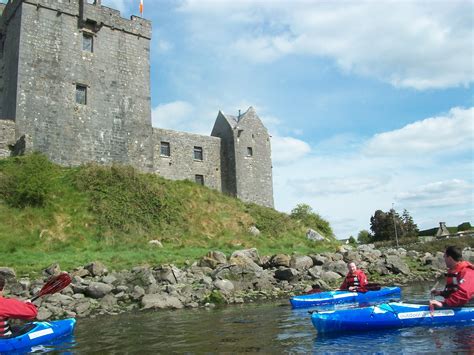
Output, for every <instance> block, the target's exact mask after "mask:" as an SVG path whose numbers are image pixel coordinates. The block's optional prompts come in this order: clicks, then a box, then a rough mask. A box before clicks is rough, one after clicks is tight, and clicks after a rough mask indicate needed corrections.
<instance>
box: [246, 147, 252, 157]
mask: <svg viewBox="0 0 474 355" xmlns="http://www.w3.org/2000/svg"><path fill="white" fill-rule="evenodd" d="M247 156H248V157H251V156H253V149H252V147H247Z"/></svg>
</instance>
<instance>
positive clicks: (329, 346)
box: [43, 283, 474, 354]
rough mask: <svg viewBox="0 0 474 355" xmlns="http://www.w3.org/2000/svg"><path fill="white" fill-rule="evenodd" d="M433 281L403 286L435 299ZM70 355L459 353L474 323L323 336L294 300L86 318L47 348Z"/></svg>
mask: <svg viewBox="0 0 474 355" xmlns="http://www.w3.org/2000/svg"><path fill="white" fill-rule="evenodd" d="M432 286H433V285H432V284H427V283H419V284H416V285H412V286H409V287H404V288H403V290H402V293H403V300H404V301H406V302H414V303H427V299H429V290H430V288H431V287H432ZM47 350H49V351H51V350H52V351H54V352H57V353H62V352H65V351H69V352H70V353H83V354H86V353H91V352H96V353H121V354H123V353H170V352H175V353H216V352H229V353H231V352H232V353H235V352H265V353H334V352H338V353H339V352H357V353H362V352H369V353H374V352H375V353H435V352H436V353H439V352H445V353H452V352H471V353H473V352H474V326H464V327H453V326H442V327H433V328H427V327H419V328H405V329H397V330H382V331H373V332H370V333H368V332H362V333H353V334H344V335H337V336H330V337H328V336H324V337H323V336H318V335H317V333H316V331H315V329H314V327H313V326H312V324H311V320H310V315H309V314H308V311H307V310H306V309H298V310H292V309H291V307H290V306H289V303H288V302H287V301H286V300H282V301H279V302H271V303H258V304H250V305H239V306H226V307H223V308H215V309H208V310H206V309H196V310H179V311H147V312H136V313H130V314H122V315H119V316H104V317H98V318H93V319H79V320H78V322H77V328H76V332H75V336H74V338H73V339H72V340H71V341H67V342H64V343H62V344H61V345H57V346H53V347H49V348H44V349H43V351H47Z"/></svg>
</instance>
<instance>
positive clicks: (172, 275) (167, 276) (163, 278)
mask: <svg viewBox="0 0 474 355" xmlns="http://www.w3.org/2000/svg"><path fill="white" fill-rule="evenodd" d="M153 274H154V275H155V278H156V280H157V281H159V282H167V283H169V284H176V283H178V282H179V280H180V279H181V277H182V271H181V270H180V269H178V268H177V267H176V266H174V265H162V266H160V267H157V268H155V269H154V273H153Z"/></svg>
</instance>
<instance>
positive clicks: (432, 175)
mask: <svg viewBox="0 0 474 355" xmlns="http://www.w3.org/2000/svg"><path fill="white" fill-rule="evenodd" d="M473 122H474V121H473V120H472V108H471V109H459V108H454V109H452V110H450V112H449V114H448V115H446V116H438V117H436V118H428V119H422V120H420V121H417V122H414V123H412V124H411V125H408V126H406V127H403V128H401V129H398V130H394V131H390V132H384V133H382V134H379V135H376V136H374V137H371V138H368V139H363V138H361V137H356V136H352V135H350V134H349V135H347V136H344V135H342V136H335V137H329V138H328V139H327V140H326V141H325V142H323V143H321V144H319V145H318V146H317V147H315V148H313V149H312V151H311V154H306V155H303V156H301V157H300V158H299V159H291V160H289V161H288V162H287V164H286V165H282V164H275V168H274V190H275V204H276V207H277V209H279V210H282V211H286V212H289V211H290V210H291V209H292V208H294V206H296V205H297V204H298V203H307V204H309V205H310V206H312V207H313V209H314V210H315V211H317V212H318V213H320V214H322V215H323V217H324V218H327V219H328V220H329V221H330V223H331V226H332V227H333V229H334V231H335V232H336V235H337V236H338V237H340V238H345V237H348V236H349V235H357V233H358V231H360V230H362V229H369V227H370V217H371V216H372V215H373V213H374V212H375V210H377V209H381V210H384V211H387V210H389V209H390V208H391V204H392V203H395V208H396V209H397V211H402V210H403V209H407V210H408V211H409V212H410V214H411V215H412V216H413V218H414V220H415V223H418V225H419V227H420V228H422V229H424V228H432V227H436V226H437V225H438V223H439V222H440V221H446V222H447V223H448V224H449V225H457V224H459V223H461V222H464V221H466V220H468V221H472V218H473V217H474V215H473V209H474V182H473V181H472V179H473V171H474V163H473V162H472V159H469V158H468V157H467V158H466V156H471V157H472V153H473V151H474V148H473V146H472V143H471V142H472V137H473V132H472V124H473ZM380 136H382V137H384V139H380V138H379V137H380ZM422 137H424V138H423V139H422V141H426V142H425V143H424V144H421V145H420V147H421V148H419V147H418V145H417V144H418V143H416V142H417V141H418V140H420V139H421V138H422ZM448 138H449V139H448ZM437 139H438V140H439V139H441V140H444V139H446V140H454V142H456V144H460V145H461V146H462V147H463V149H457V147H455V146H453V144H452V143H446V142H439V141H437ZM341 142H342V143H341ZM344 142H349V143H348V144H344ZM415 143H416V144H415ZM331 145H332V146H333V148H331ZM377 145H379V146H377ZM426 145H427V147H425V146H426ZM341 146H342V147H346V148H347V149H346V150H344V149H341ZM321 147H324V149H321ZM367 147H370V149H368V148H367ZM400 147H402V148H400ZM403 147H406V148H403ZM376 148H377V149H380V151H381V152H383V153H384V154H367V153H368V152H373V151H374V150H376ZM447 149H449V150H450V151H451V156H450V159H442V160H441V161H440V160H439V159H438V160H437V159H428V157H429V156H431V155H433V154H435V153H437V152H442V151H444V150H447ZM388 153H390V154H388ZM460 157H461V158H460ZM420 162H421V164H420Z"/></svg>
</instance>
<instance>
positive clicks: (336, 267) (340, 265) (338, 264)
mask: <svg viewBox="0 0 474 355" xmlns="http://www.w3.org/2000/svg"><path fill="white" fill-rule="evenodd" d="M323 270H324V271H334V272H337V273H338V274H339V275H341V276H345V275H346V274H347V264H346V263H345V262H344V261H342V260H337V261H331V262H329V263H326V264H324V265H323Z"/></svg>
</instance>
